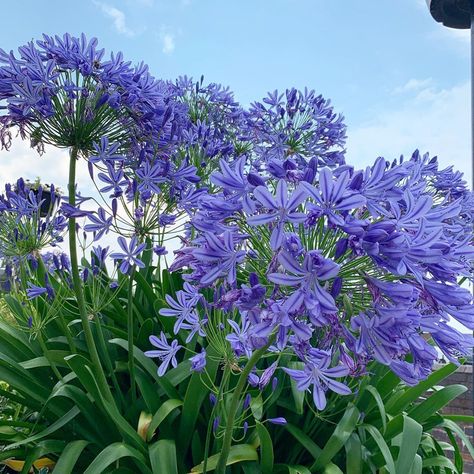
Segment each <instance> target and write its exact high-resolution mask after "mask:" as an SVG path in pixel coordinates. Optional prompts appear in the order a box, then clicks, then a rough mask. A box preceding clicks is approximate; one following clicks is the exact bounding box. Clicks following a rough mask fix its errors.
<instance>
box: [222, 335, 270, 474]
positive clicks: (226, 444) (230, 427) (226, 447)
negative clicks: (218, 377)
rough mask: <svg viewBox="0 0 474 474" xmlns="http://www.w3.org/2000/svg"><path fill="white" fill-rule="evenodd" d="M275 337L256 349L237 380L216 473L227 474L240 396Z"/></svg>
mask: <svg viewBox="0 0 474 474" xmlns="http://www.w3.org/2000/svg"><path fill="white" fill-rule="evenodd" d="M275 339H276V333H273V334H272V335H271V336H270V338H269V340H268V342H267V344H265V345H264V346H263V347H261V348H260V349H257V350H256V351H254V353H253V354H252V356H251V357H250V359H249V360H248V362H247V364H246V365H245V367H244V369H243V370H242V373H241V374H240V377H239V381H238V382H237V385H236V387H235V390H234V393H233V394H232V401H231V404H230V407H229V411H228V413H227V424H226V428H225V433H224V439H223V441H222V449H221V454H220V456H219V460H218V462H217V467H216V474H225V470H226V465H227V459H228V457H229V452H230V447H231V445H232V433H233V432H234V421H235V415H236V414H237V410H238V408H239V403H240V396H241V394H242V391H243V390H244V388H245V386H246V385H247V379H248V376H249V375H250V372H251V371H252V369H253V368H254V367H255V365H256V364H257V362H258V361H259V360H260V359H261V357H262V356H263V355H264V354H265V352H266V351H267V349H268V348H269V347H270V346H271V345H272V344H273V343H274V342H275Z"/></svg>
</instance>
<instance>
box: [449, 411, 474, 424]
mask: <svg viewBox="0 0 474 474" xmlns="http://www.w3.org/2000/svg"><path fill="white" fill-rule="evenodd" d="M443 418H444V419H445V420H451V421H454V422H455V423H469V424H471V425H473V424H474V416H472V415H445V414H443Z"/></svg>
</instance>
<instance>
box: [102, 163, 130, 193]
mask: <svg viewBox="0 0 474 474" xmlns="http://www.w3.org/2000/svg"><path fill="white" fill-rule="evenodd" d="M98 178H99V179H100V180H101V181H102V182H104V183H106V186H104V187H102V188H100V192H101V193H108V192H110V191H112V192H113V194H112V196H113V197H119V196H121V195H122V194H123V189H124V188H125V187H126V186H127V185H128V181H127V179H125V175H124V172H123V170H122V169H115V168H114V166H113V165H111V164H110V163H107V173H99V174H98Z"/></svg>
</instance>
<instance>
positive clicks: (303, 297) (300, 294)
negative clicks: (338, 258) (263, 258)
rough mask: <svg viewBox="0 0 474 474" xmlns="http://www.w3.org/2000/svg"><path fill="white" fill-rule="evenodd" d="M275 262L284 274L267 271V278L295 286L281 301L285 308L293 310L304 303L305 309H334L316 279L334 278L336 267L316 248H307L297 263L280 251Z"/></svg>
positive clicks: (329, 298)
mask: <svg viewBox="0 0 474 474" xmlns="http://www.w3.org/2000/svg"><path fill="white" fill-rule="evenodd" d="M278 260H279V262H280V263H281V265H282V266H283V268H284V269H285V270H287V271H288V272H289V274H287V273H270V274H269V275H268V279H269V280H270V281H272V282H273V283H277V284H279V285H284V286H293V287H294V286H296V287H298V289H297V290H296V291H294V292H293V293H292V295H291V296H290V297H288V299H287V300H286V302H285V307H286V308H287V310H288V311H296V310H298V309H299V308H300V306H301V304H302V303H303V302H304V303H305V304H306V306H307V307H308V309H310V310H312V311H316V312H318V313H319V312H335V311H337V308H336V306H335V302H334V299H333V297H332V296H331V295H330V294H329V293H328V292H327V291H326V290H325V289H324V288H322V286H321V285H320V284H319V281H325V280H329V279H331V278H335V277H336V276H337V274H338V273H339V269H340V266H339V265H338V264H337V263H335V262H333V261H332V260H330V259H328V258H324V257H323V256H322V255H321V253H320V252H318V251H317V250H310V251H308V252H307V253H306V255H305V256H304V259H303V261H302V262H301V263H300V262H299V260H298V259H296V258H295V257H293V256H292V255H291V254H289V253H288V252H285V251H283V252H281V253H280V255H279V257H278Z"/></svg>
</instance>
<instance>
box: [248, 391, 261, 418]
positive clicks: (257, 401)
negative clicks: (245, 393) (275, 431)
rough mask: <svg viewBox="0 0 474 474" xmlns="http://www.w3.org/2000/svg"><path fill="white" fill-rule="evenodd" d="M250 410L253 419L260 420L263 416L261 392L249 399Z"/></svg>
mask: <svg viewBox="0 0 474 474" xmlns="http://www.w3.org/2000/svg"><path fill="white" fill-rule="evenodd" d="M250 411H251V412H252V415H253V417H254V418H255V420H257V421H260V420H261V419H262V416H263V399H262V394H261V393H259V394H258V395H257V396H256V397H252V399H251V400H250Z"/></svg>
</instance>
